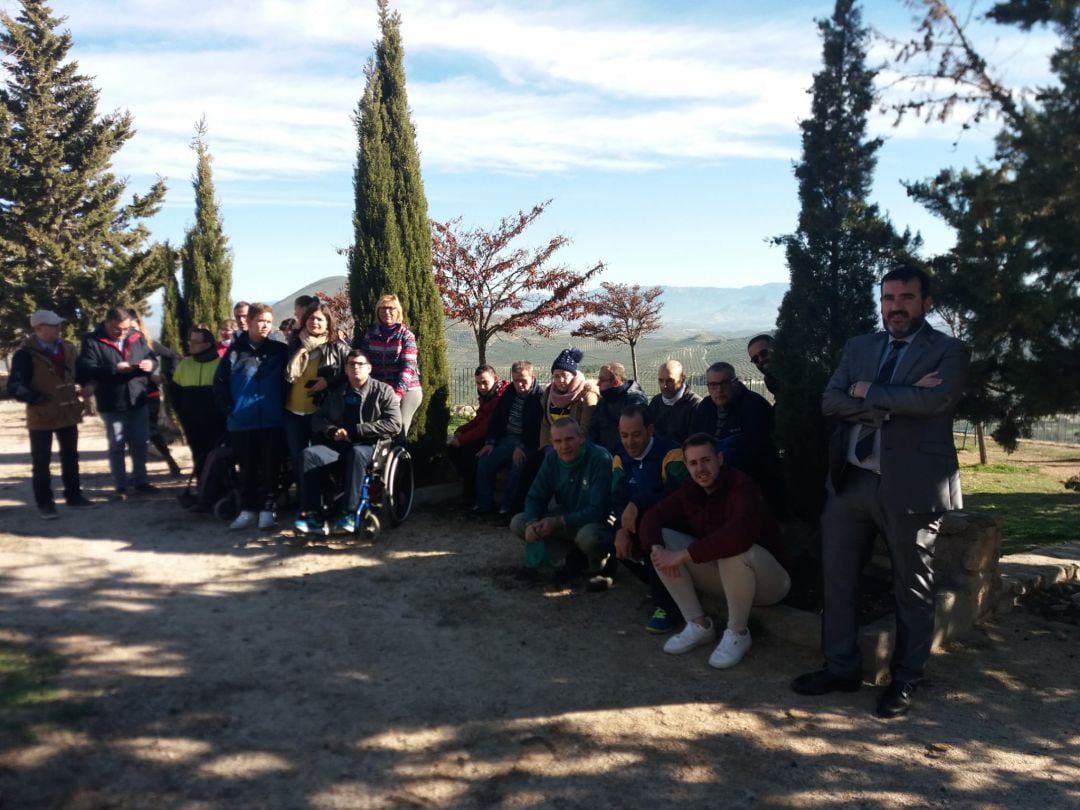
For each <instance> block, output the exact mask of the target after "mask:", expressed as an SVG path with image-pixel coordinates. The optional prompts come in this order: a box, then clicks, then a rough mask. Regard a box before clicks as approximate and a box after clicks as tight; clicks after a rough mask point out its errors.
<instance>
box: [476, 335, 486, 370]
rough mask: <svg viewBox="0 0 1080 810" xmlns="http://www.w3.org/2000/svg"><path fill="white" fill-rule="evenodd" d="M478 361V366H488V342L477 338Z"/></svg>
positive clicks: (478, 336)
mask: <svg viewBox="0 0 1080 810" xmlns="http://www.w3.org/2000/svg"><path fill="white" fill-rule="evenodd" d="M476 359H477V365H478V366H485V365H487V340H486V339H484V338H482V337H480V335H477V336H476Z"/></svg>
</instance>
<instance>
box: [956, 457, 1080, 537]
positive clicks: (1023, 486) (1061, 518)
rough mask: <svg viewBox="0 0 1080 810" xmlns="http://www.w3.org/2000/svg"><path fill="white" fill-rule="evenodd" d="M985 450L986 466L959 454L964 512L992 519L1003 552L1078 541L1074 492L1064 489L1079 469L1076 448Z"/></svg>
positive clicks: (1078, 504)
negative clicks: (988, 516)
mask: <svg viewBox="0 0 1080 810" xmlns="http://www.w3.org/2000/svg"><path fill="white" fill-rule="evenodd" d="M969 446H970V442H969ZM987 449H988V453H987V455H988V461H989V463H988V464H986V465H979V464H977V463H975V462H976V461H977V460H978V458H977V456H976V455H975V454H974V453H973V452H971V451H970V450H968V451H967V452H962V453H961V454H960V460H961V466H960V480H961V485H962V487H963V491H964V508H965V509H967V510H970V511H975V512H985V513H987V514H990V515H993V516H994V517H995V518H996V519H997V521H998V523H999V525H1000V526H1001V533H1002V553H1003V554H1014V553H1016V552H1019V551H1026V550H1029V549H1032V548H1035V547H1038V546H1046V545H1055V544H1058V543H1066V542H1073V541H1080V494H1078V493H1076V492H1073V491H1070V490H1067V489H1065V486H1064V481H1065V479H1066V478H1068V477H1069V476H1070V475H1075V474H1076V471H1077V469H1078V468H1080V447H1077V446H1075V445H1064V444H1049V443H1043V442H1021V443H1020V447H1019V448H1018V449H1017V451H1016V452H1015V453H1013V454H1011V455H1006V454H1005V452H1004V451H1003V450H1001V448H999V447H997V446H996V445H990V446H988V448H987Z"/></svg>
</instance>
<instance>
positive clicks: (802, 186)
mask: <svg viewBox="0 0 1080 810" xmlns="http://www.w3.org/2000/svg"><path fill="white" fill-rule="evenodd" d="M818 28H819V29H820V31H821V36H822V40H823V60H824V67H823V69H822V70H821V71H820V72H818V73H817V74H815V75H814V82H813V87H812V90H811V93H812V95H813V103H812V114H811V117H810V118H808V119H806V120H804V121H803V122H802V123H801V124H800V127H801V129H802V149H803V151H802V160H801V161H800V162H799V163H798V164H797V165H796V167H795V176H796V178H797V179H798V181H799V201H800V203H801V209H800V212H799V224H798V228H797V230H796V231H795V233H793V234H788V235H786V236H782V237H779V238H778V239H777V240H776V242H777V243H779V244H782V245H783V246H784V248H785V249H786V255H787V264H788V269H789V271H790V273H791V287H790V289H789V290H788V292H787V293H786V294H785V296H784V299H783V302H782V303H781V305H780V313H779V317H778V318H777V332H776V344H775V346H774V351H773V358H772V364H771V368H770V370H771V371H772V372H773V374H774V375H775V376H776V378H777V384H778V386H779V388H778V390H777V394H776V440H777V444H778V446H779V447H780V448H781V450H782V452H783V464H784V472H785V478H786V479H787V485H788V489H789V492H790V494H791V495H792V498H793V506H794V507H795V508H796V510H797V511H798V512H799V513H801V514H802V515H804V516H805V517H807V518H811V519H812V518H814V517H816V515H817V513H818V512H819V511H820V508H821V505H822V503H823V501H824V481H825V473H826V469H827V460H828V453H827V442H828V427H827V425H826V424H825V420H824V418H823V417H822V415H821V393H822V391H823V390H824V389H825V384H826V383H827V382H828V379H829V376H830V375H831V374H832V371H833V370H834V369H835V368H836V365H837V362H838V360H839V358H840V354H841V351H842V349H843V346H844V343H845V342H846V341H847V339H848V338H850V337H852V336H853V335H857V334H861V333H864V332H869V331H872V330H873V328H874V325H875V322H876V314H875V313H876V307H875V303H874V301H875V283H876V281H877V278H878V277H879V275H880V274H881V272H882V271H883V270H884V269H885V265H886V264H887V262H888V260H889V258H890V256H893V255H895V254H896V253H898V252H901V251H902V247H903V244H904V243H905V241H906V240H907V237H906V235H905V237H897V236H896V234H895V233H894V231H893V229H892V227H891V225H890V224H889V223H888V221H887V220H885V219H884V218H883V217H882V216H881V215H880V214H879V212H878V209H877V206H875V205H873V204H871V203H870V202H869V201H868V199H867V198H868V195H869V193H870V186H871V180H872V176H873V171H874V167H875V164H876V162H877V158H876V153H877V150H878V148H879V147H880V146H881V140H880V139H878V138H867V136H866V117H867V113H868V112H869V110H870V108H871V105H872V104H873V102H874V86H873V85H874V76H875V73H876V71H874V70H871V69H869V68H867V67H866V45H867V39H868V33H867V30H866V29H865V28H864V27H862V24H861V15H860V13H859V10H858V9H857V8H856V7H855V2H854V0H837V2H836V6H835V9H834V11H833V15H832V17H831V18H830V19H828V20H819V21H818Z"/></svg>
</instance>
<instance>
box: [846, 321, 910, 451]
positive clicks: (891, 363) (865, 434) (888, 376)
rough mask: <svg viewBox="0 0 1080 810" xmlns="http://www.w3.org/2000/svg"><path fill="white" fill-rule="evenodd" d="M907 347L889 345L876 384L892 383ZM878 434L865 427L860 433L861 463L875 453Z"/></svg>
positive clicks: (857, 447)
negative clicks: (901, 354) (875, 437)
mask: <svg viewBox="0 0 1080 810" xmlns="http://www.w3.org/2000/svg"><path fill="white" fill-rule="evenodd" d="M905 345H906V344H905V343H904V341H902V340H894V341H892V342H891V343H889V355H888V357H886V358H885V362H884V363H882V364H881V368H879V369H878V373H877V377H875V378H874V382H875V383H889V382H891V381H892V376H893V372H894V371H896V362H897V360H899V359H900V350H901V349H902V348H904V346H905ZM876 434H877V430H876V429H875V428H872V427H863V428H862V429H861V430H860V431H859V440H858V441H857V442H855V458H857V459H858V460H859V461H866V459H867V458H868V457H869V455H870V454H871V453H873V452H874V436H875V435H876Z"/></svg>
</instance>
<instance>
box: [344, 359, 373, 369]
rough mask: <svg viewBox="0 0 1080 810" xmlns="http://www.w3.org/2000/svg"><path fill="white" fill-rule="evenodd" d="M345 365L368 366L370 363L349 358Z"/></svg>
mask: <svg viewBox="0 0 1080 810" xmlns="http://www.w3.org/2000/svg"><path fill="white" fill-rule="evenodd" d="M345 365H347V366H354V367H356V368H359V367H360V366H370V365H371V363H369V362H368V361H367V360H350V361H349V362H348V363H346V364H345Z"/></svg>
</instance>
